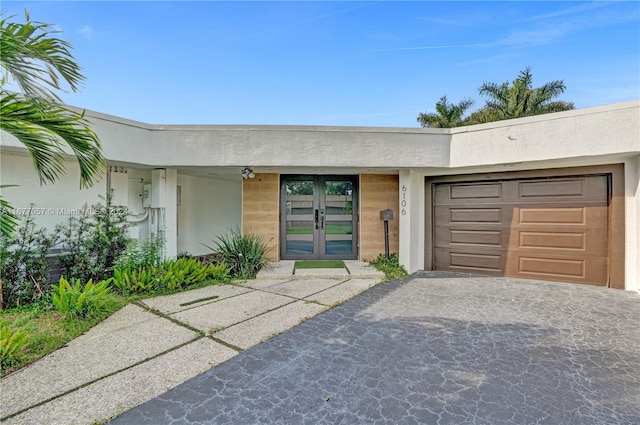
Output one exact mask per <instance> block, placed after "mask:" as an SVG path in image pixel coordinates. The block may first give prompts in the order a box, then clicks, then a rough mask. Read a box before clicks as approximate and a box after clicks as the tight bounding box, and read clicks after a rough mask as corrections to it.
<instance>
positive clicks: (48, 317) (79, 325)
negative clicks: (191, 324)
mask: <svg viewBox="0 0 640 425" xmlns="http://www.w3.org/2000/svg"><path fill="white" fill-rule="evenodd" d="M221 283H223V282H218V281H213V280H207V281H203V282H200V283H199V284H195V285H192V286H189V288H186V289H184V290H191V289H197V288H201V287H204V286H209V285H212V284H213V285H217V284H221ZM178 292H182V290H174V291H169V290H164V291H159V292H156V293H143V294H136V295H129V296H123V295H120V294H117V293H115V292H112V293H110V294H109V295H108V298H109V302H108V303H107V304H106V306H105V309H104V310H102V311H101V312H100V313H95V314H93V315H91V316H89V317H84V318H73V317H68V316H64V315H62V314H60V313H58V311H57V310H56V309H55V308H54V307H53V306H52V305H51V304H46V303H39V304H29V305H25V306H23V307H19V308H14V309H8V310H0V322H3V323H4V324H7V325H9V326H11V327H12V328H13V329H16V330H20V331H22V332H25V333H26V334H27V341H28V342H27V344H26V345H25V346H23V347H22V348H21V349H20V350H19V351H18V353H17V355H16V356H15V358H13V359H11V361H10V362H9V363H8V364H7V365H6V367H5V368H3V369H2V370H0V377H2V376H4V375H6V374H8V373H11V372H15V371H17V370H18V369H21V368H23V367H25V366H28V365H29V364H31V363H33V362H35V361H36V360H38V359H40V358H42V357H44V356H46V355H47V354H50V353H52V352H53V351H55V350H57V349H59V348H61V347H64V346H65V345H66V344H67V343H68V342H70V341H71V340H73V339H75V338H77V337H79V336H80V335H82V334H84V333H85V332H87V331H88V330H89V329H91V328H92V327H94V326H95V325H97V324H98V323H100V322H102V321H104V320H105V319H106V318H107V317H109V316H111V315H112V314H113V313H115V312H116V311H118V310H119V309H120V308H122V307H124V306H125V305H126V304H128V303H130V302H132V301H136V300H138V299H146V298H153V297H155V296H160V295H168V294H175V293H178ZM209 298H212V299H213V298H214V297H209ZM197 301H202V300H197Z"/></svg>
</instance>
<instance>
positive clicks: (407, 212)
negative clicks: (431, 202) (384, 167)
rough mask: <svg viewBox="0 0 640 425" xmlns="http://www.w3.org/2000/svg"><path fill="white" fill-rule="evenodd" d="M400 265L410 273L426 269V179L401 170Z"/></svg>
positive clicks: (415, 172) (413, 172) (412, 172)
mask: <svg viewBox="0 0 640 425" xmlns="http://www.w3.org/2000/svg"><path fill="white" fill-rule="evenodd" d="M399 174H400V192H399V196H400V211H399V213H398V220H399V224H400V253H399V257H400V264H402V265H403V266H404V267H405V268H406V269H407V271H408V272H409V273H413V272H415V271H417V270H422V269H424V244H425V240H424V222H425V216H424V213H425V211H424V177H423V176H422V175H421V174H420V173H418V172H417V171H415V170H412V169H408V170H400V173H399Z"/></svg>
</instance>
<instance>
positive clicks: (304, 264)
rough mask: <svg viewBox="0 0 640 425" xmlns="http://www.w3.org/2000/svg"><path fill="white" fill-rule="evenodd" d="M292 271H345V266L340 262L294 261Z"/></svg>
mask: <svg viewBox="0 0 640 425" xmlns="http://www.w3.org/2000/svg"><path fill="white" fill-rule="evenodd" d="M294 269H295V270H298V269H346V266H345V265H344V261H340V260H308V261H296V264H295V266H294Z"/></svg>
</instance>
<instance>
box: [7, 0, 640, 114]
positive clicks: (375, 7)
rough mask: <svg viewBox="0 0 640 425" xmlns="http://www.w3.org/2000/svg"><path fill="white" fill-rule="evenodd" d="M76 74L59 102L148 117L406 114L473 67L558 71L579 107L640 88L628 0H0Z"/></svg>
mask: <svg viewBox="0 0 640 425" xmlns="http://www.w3.org/2000/svg"><path fill="white" fill-rule="evenodd" d="M1 8H2V10H3V16H4V17H5V18H8V17H11V16H14V17H13V18H11V19H10V20H12V21H17V22H22V21H23V20H24V10H25V9H26V10H28V11H29V14H30V16H31V20H32V21H40V22H46V23H49V24H53V25H54V26H55V28H56V29H57V30H59V31H61V33H60V34H57V36H58V37H59V38H62V39H64V40H66V41H68V42H70V43H71V44H72V45H73V47H74V50H73V54H74V56H75V58H76V60H77V62H78V63H79V64H80V65H81V66H82V68H83V74H84V75H85V77H86V81H85V82H84V84H83V86H82V88H81V90H80V91H79V92H78V93H73V92H67V93H63V94H62V99H63V101H64V102H66V103H68V104H70V105H74V106H79V107H82V108H86V109H89V110H94V111H98V112H102V113H106V114H111V115H116V116H119V117H123V118H127V119H131V120H136V121H142V122H146V123H151V124H273V125H329V126H380V127H418V126H419V124H418V123H417V121H416V117H417V116H418V113H420V112H433V111H434V109H435V104H436V102H437V101H438V100H439V99H440V98H441V97H442V96H445V95H446V96H447V99H448V100H449V101H451V102H455V103H457V102H459V101H461V100H462V99H465V98H468V99H472V100H474V101H475V103H474V105H473V106H472V110H474V109H478V108H480V107H481V106H482V105H484V101H485V100H486V98H484V97H482V96H481V95H479V93H478V88H479V86H480V85H481V84H482V83H483V82H495V83H503V82H505V81H512V80H513V79H515V78H516V77H517V75H518V73H519V72H520V71H522V70H524V69H525V68H526V67H530V68H531V70H532V74H533V85H534V86H535V87H538V86H540V85H542V84H544V83H546V82H549V81H554V80H563V81H564V83H565V85H566V87H567V90H566V92H565V93H564V94H563V95H561V96H560V97H559V99H560V100H565V101H569V102H573V103H574V104H575V106H576V107H577V108H584V107H590V106H597V105H605V104H610V103H617V102H623V101H628V100H637V99H640V2H637V1H597V2H581V1H566V2H560V1H516V2H510V1H498V2H484V1H469V2H465V1H446V2H438V1H410V2H399V1H362V2H347V1H333V2H311V1H285V2H272V1H259V2H248V1H235V2H222V1H196V2H187V1H173V2H172V1H142V2H131V1H111V2H97V1H68V2H60V1H41V2H25V1H11V0H3V1H2V4H1Z"/></svg>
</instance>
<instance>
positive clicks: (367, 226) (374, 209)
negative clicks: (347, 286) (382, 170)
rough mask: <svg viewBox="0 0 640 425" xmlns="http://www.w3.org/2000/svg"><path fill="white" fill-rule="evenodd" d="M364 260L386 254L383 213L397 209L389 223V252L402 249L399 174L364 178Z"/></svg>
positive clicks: (362, 235)
mask: <svg viewBox="0 0 640 425" xmlns="http://www.w3.org/2000/svg"><path fill="white" fill-rule="evenodd" d="M359 191H360V232H359V235H360V254H359V256H360V259H361V260H363V261H366V260H373V259H374V258H376V257H377V256H378V254H382V253H384V222H383V221H382V220H380V211H382V210H385V209H387V208H390V209H392V210H393V220H392V221H390V222H389V252H392V253H393V252H395V253H397V252H398V249H399V230H398V229H399V226H398V223H399V217H398V214H399V212H400V211H399V189H398V176H397V175H387V174H385V175H380V174H361V175H360V185H359Z"/></svg>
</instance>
